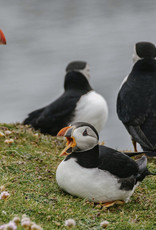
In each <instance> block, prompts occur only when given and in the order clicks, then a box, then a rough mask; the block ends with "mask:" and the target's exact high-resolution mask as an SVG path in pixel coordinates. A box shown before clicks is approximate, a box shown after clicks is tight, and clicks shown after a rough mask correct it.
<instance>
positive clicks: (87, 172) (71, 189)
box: [56, 158, 133, 202]
mask: <svg viewBox="0 0 156 230" xmlns="http://www.w3.org/2000/svg"><path fill="white" fill-rule="evenodd" d="M56 180H57V183H58V185H59V186H60V187H61V188H62V189H63V190H64V191H66V192H68V193H69V194H71V195H74V196H78V197H82V198H87V199H88V200H91V201H94V202H108V201H114V200H125V201H128V199H129V197H130V196H131V195H132V193H133V191H125V190H121V189H119V188H120V184H119V183H118V179H117V178H116V177H115V176H113V175H112V174H110V173H109V172H108V171H104V170H100V169H98V168H93V169H87V168H84V167H81V166H80V165H79V164H77V163H76V159H74V158H71V159H69V160H67V161H62V162H61V163H60V165H59V166H58V168H57V171H56Z"/></svg>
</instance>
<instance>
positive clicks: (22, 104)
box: [0, 0, 156, 150]
mask: <svg viewBox="0 0 156 230" xmlns="http://www.w3.org/2000/svg"><path fill="white" fill-rule="evenodd" d="M155 21H156V1H155V0H148V1H147V0H137V1H136V0H131V1H125V0H96V1H95V0H79V1H77V0H62V1H54V0H44V1H43V0H27V1H21V0H14V1H12V0H5V1H1V2H0V22H1V23H0V27H1V29H2V30H3V31H4V33H5V35H6V38H7V46H0V59H1V60H0V82H1V83H0V106H1V110H0V122H7V123H8V122H16V121H22V120H23V119H24V118H25V117H26V115H27V113H28V112H31V111H32V110H34V109H37V108H39V107H42V106H45V105H47V104H48V103H50V102H52V101H53V100H54V99H56V98H57V97H58V96H59V95H60V94H61V93H62V92H63V79H64V74H65V71H64V69H65V67H66V65H67V64H68V63H69V62H70V61H73V60H86V61H88V63H89V64H90V67H91V76H92V78H91V85H92V86H93V88H94V89H95V90H96V91H98V92H99V93H101V94H102V95H103V96H105V98H106V100H107V102H108V106H109V119H108V122H107V125H106V126H105V129H104V130H103V132H102V133H101V140H104V141H105V143H106V145H108V146H112V147H114V148H119V149H120V148H121V149H127V148H128V149H131V150H132V146H131V142H130V138H129V135H128V134H127V132H126V130H125V128H124V127H123V125H122V123H121V122H120V121H119V120H118V118H117V115H116V97H117V92H118V89H119V86H120V84H121V82H122V80H123V78H124V77H125V76H126V75H127V74H128V73H129V72H130V70H131V67H132V58H131V57H132V52H133V46H134V44H135V43H136V42H138V41H142V40H145V41H152V42H154V43H155V44H156V27H155Z"/></svg>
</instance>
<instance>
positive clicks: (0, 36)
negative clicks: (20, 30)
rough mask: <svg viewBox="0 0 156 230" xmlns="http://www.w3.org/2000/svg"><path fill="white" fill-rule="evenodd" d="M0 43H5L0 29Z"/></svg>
mask: <svg viewBox="0 0 156 230" xmlns="http://www.w3.org/2000/svg"><path fill="white" fill-rule="evenodd" d="M0 45H6V38H5V36H4V34H3V32H2V30H0Z"/></svg>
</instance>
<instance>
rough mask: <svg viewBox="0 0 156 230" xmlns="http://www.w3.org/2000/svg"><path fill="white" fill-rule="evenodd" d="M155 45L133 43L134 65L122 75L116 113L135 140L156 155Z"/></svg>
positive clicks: (151, 154) (134, 141) (150, 154)
mask: <svg viewBox="0 0 156 230" xmlns="http://www.w3.org/2000/svg"><path fill="white" fill-rule="evenodd" d="M155 58H156V47H155V45H153V44H152V43H150V42H139V43H136V45H135V48H134V54H133V62H134V66H133V68H132V71H131V73H130V74H129V75H128V76H127V77H126V78H125V79H124V81H123V84H122V86H121V88H120V91H119V93H118V98H117V114H118V117H119V119H120V120H121V121H122V123H123V124H124V126H125V127H126V129H127V131H128V132H129V134H130V135H131V137H132V142H133V145H134V149H135V151H137V148H136V143H139V144H140V145H141V147H142V149H143V150H145V151H151V153H149V154H147V155H148V156H156V59H155Z"/></svg>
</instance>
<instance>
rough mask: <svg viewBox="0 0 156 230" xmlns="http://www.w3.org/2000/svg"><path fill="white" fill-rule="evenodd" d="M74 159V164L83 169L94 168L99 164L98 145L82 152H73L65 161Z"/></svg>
mask: <svg viewBox="0 0 156 230" xmlns="http://www.w3.org/2000/svg"><path fill="white" fill-rule="evenodd" d="M71 158H76V162H77V163H78V164H79V165H81V166H82V167H85V168H96V167H97V166H98V164H99V145H96V146H95V147H94V148H92V149H90V150H87V151H84V152H73V153H72V154H70V155H69V156H67V157H66V159H65V161H67V160H69V159H71Z"/></svg>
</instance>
